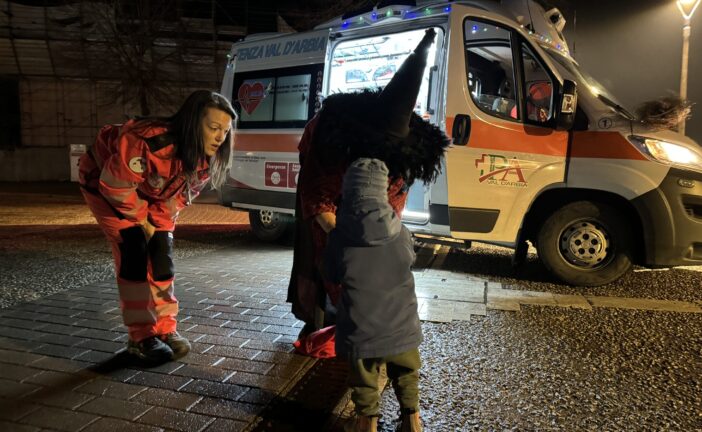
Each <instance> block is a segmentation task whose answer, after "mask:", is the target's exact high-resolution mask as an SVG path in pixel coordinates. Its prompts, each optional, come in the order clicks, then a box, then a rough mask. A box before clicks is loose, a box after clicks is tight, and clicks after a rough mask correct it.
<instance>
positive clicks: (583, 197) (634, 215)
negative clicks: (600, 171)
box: [518, 188, 646, 264]
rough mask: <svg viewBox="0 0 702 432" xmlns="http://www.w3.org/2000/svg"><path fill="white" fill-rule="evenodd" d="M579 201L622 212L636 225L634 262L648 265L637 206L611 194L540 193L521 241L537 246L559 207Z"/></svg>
mask: <svg viewBox="0 0 702 432" xmlns="http://www.w3.org/2000/svg"><path fill="white" fill-rule="evenodd" d="M576 201H591V202H599V203H603V204H607V205H609V206H611V207H614V208H615V209H617V210H618V211H620V212H622V213H623V214H624V215H625V216H626V218H627V220H629V221H631V223H632V224H633V233H632V234H633V238H634V241H635V245H634V246H635V249H634V250H635V255H634V263H635V264H641V263H643V262H645V259H646V256H645V253H646V252H645V250H646V249H645V240H644V232H643V223H642V221H641V217H640V215H639V213H638V211H637V210H636V208H635V207H634V205H633V204H632V203H631V202H630V201H629V200H627V199H626V198H624V197H622V196H621V195H617V194H615V193H612V192H606V191H601V190H594V189H576V188H557V189H548V190H545V191H543V192H542V193H540V194H539V195H538V196H537V197H536V198H535V199H534V201H532V203H531V205H530V206H529V210H528V211H527V214H526V216H525V217H524V222H523V224H522V229H521V231H520V238H519V239H518V241H523V240H529V241H531V242H532V243H536V237H537V234H538V232H539V229H540V227H541V225H542V224H543V222H544V221H545V220H546V218H548V216H549V215H551V214H552V213H553V212H554V211H556V210H557V209H558V208H560V207H563V206H564V205H566V204H570V203H572V202H576Z"/></svg>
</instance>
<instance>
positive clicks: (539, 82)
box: [522, 43, 553, 123]
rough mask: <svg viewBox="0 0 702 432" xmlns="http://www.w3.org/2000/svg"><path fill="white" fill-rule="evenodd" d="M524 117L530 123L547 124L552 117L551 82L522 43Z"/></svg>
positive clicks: (543, 69) (542, 67) (540, 64)
mask: <svg viewBox="0 0 702 432" xmlns="http://www.w3.org/2000/svg"><path fill="white" fill-rule="evenodd" d="M522 62H523V66H524V91H525V92H526V98H525V99H526V117H527V119H529V120H531V121H532V122H536V123H548V122H549V121H550V120H551V118H552V117H553V82H552V81H551V77H550V76H549V74H548V72H546V68H544V66H543V64H542V63H541V62H540V61H539V60H538V58H537V57H536V56H535V55H534V54H533V52H532V51H531V49H530V48H529V46H527V45H526V44H524V43H522Z"/></svg>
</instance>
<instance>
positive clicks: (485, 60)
mask: <svg viewBox="0 0 702 432" xmlns="http://www.w3.org/2000/svg"><path fill="white" fill-rule="evenodd" d="M449 34H450V37H449V49H448V69H447V81H446V82H447V91H446V131H447V134H449V135H451V137H452V142H453V145H452V146H451V148H450V149H449V150H448V152H447V154H446V173H447V186H448V213H449V224H450V229H451V234H452V236H453V237H455V238H463V239H473V240H486V241H494V242H500V243H514V242H515V240H516V237H517V233H518V231H519V228H520V226H521V224H522V219H523V217H524V215H525V213H526V211H527V209H528V208H529V205H530V203H531V202H532V201H533V199H534V198H535V196H536V195H537V194H538V193H539V192H540V191H541V190H543V189H545V188H548V187H553V186H554V185H556V184H563V182H564V178H565V170H566V164H565V162H566V153H567V146H568V132H566V131H556V130H555V124H556V119H555V113H556V109H555V104H556V101H557V100H558V97H557V95H558V92H559V91H560V84H559V81H558V80H557V78H556V77H555V76H554V75H553V73H552V72H551V71H550V70H549V69H548V67H547V64H546V63H545V62H544V61H543V60H542V58H541V56H540V55H539V51H540V50H539V49H538V48H536V47H535V46H534V45H532V44H531V43H530V42H529V41H528V40H527V38H526V37H524V34H523V33H522V32H519V31H517V30H516V29H514V28H511V27H510V26H509V25H508V24H506V22H505V21H503V20H502V19H501V18H500V17H499V16H496V15H491V14H488V13H486V12H485V11H478V10H475V9H471V8H469V7H466V6H460V5H454V6H452V11H451V16H450V32H449Z"/></svg>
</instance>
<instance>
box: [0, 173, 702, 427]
mask: <svg viewBox="0 0 702 432" xmlns="http://www.w3.org/2000/svg"><path fill="white" fill-rule="evenodd" d="M76 190H77V189H75V187H74V185H70V184H64V185H59V186H52V187H51V188H50V192H47V186H46V185H43V186H42V185H24V186H23V187H16V185H7V184H5V185H2V184H0V198H3V203H4V204H3V205H2V206H0V240H1V242H0V254H1V255H2V265H0V301H2V303H0V306H2V307H3V308H2V309H0V398H1V400H0V430H3V431H4V430H8V431H14V430H17V431H24V430H27V431H36V430H70V431H101V430H145V431H149V430H167V431H172V430H182V431H191V430H198V431H199V430H206V431H216V430H233V431H235V430H271V431H275V430H281V431H282V430H291V431H292V430H303V431H304V430H339V427H340V425H341V423H342V421H343V416H344V415H347V414H348V413H349V412H350V407H349V406H347V405H346V404H345V401H346V398H347V396H348V395H346V394H345V392H344V391H343V390H344V386H343V376H344V373H345V368H344V365H343V363H341V362H338V361H336V360H325V361H317V360H313V359H309V358H304V357H300V356H297V355H295V354H292V346H291V342H292V341H293V339H294V337H295V335H296V334H297V332H298V331H299V327H300V325H301V323H300V322H298V321H297V320H296V319H294V317H292V316H291V315H290V312H289V307H288V305H287V304H286V303H285V302H284V300H285V290H286V287H287V277H288V274H289V269H290V263H291V259H292V254H291V249H290V246H289V245H270V244H263V243H260V242H258V241H256V240H255V239H254V238H253V237H252V236H251V234H250V233H249V231H248V227H247V225H246V223H247V219H246V215H245V214H244V213H237V212H233V211H231V210H228V209H226V208H223V207H220V206H218V205H216V204H211V203H212V202H213V199H212V196H211V195H210V196H209V199H208V197H205V200H203V201H204V202H203V203H200V204H197V205H194V206H193V207H191V208H188V209H186V210H185V211H184V212H183V214H182V217H181V219H180V221H179V227H178V229H177V231H176V252H177V256H176V269H177V272H178V274H177V282H176V292H177V294H178V297H179V300H180V301H181V306H182V312H181V315H180V325H179V329H180V330H182V331H183V332H184V333H185V334H186V335H187V336H188V337H189V338H190V339H191V340H192V341H194V352H193V353H192V354H191V355H189V356H187V357H185V358H183V359H181V361H178V362H172V363H169V364H167V365H164V366H161V367H158V368H152V369H145V368H141V367H139V366H138V365H136V364H134V363H132V362H131V361H130V360H129V358H127V357H126V356H125V355H124V354H123V352H122V349H123V346H124V340H125V339H124V338H125V334H124V327H123V326H122V324H121V320H120V316H119V309H118V303H117V297H116V289H115V288H114V282H112V268H111V258H110V255H109V250H108V248H107V243H106V242H105V241H104V239H102V234H101V233H100V231H99V229H98V228H97V226H96V225H94V224H93V223H92V220H91V217H90V215H89V213H88V212H87V209H86V208H85V207H84V206H83V204H82V201H81V200H80V196H78V195H77V194H76ZM419 246H420V248H419V250H418V251H419V261H418V265H417V268H416V270H415V278H416V280H417V287H418V296H419V298H420V302H421V304H422V310H421V311H420V313H421V314H422V318H423V319H424V320H425V321H424V323H423V332H424V335H425V342H424V343H423V345H422V346H421V352H422V359H423V362H424V366H423V368H422V376H421V381H420V386H421V405H422V416H423V418H424V420H425V425H426V430H428V431H463V430H566V431H570V430H702V399H701V396H700V395H702V381H701V380H700V376H702V375H701V374H700V372H702V360H701V359H702V313H700V307H702V301H701V299H702V294H701V291H700V289H702V282H701V279H700V273H698V272H694V271H690V270H685V269H673V270H670V271H666V272H647V271H637V272H635V273H632V274H631V275H629V276H627V277H626V278H624V279H623V280H622V281H620V282H619V283H617V284H611V286H606V287H601V288H589V289H580V288H573V287H567V286H563V285H559V284H557V283H556V282H554V281H552V280H550V279H548V277H547V276H545V275H544V272H543V269H542V268H541V267H540V265H539V264H538V262H537V261H535V257H534V256H530V260H529V261H528V262H527V264H526V265H525V267H524V268H523V269H521V270H520V271H519V272H518V273H515V271H514V270H513V269H511V267H510V266H509V260H510V257H509V254H508V252H507V251H505V250H503V249H501V248H492V247H480V246H478V247H475V248H474V249H471V250H467V251H464V250H448V249H447V248H444V249H441V248H437V249H434V248H433V247H429V246H422V245H419ZM639 270H643V269H639ZM383 398H384V402H383V416H382V418H381V430H383V431H385V432H387V431H390V430H393V427H394V419H395V418H396V416H397V413H396V410H397V406H396V403H395V402H394V401H393V396H392V392H391V391H386V392H385V393H384V395H383ZM339 415H341V417H342V418H341V419H339Z"/></svg>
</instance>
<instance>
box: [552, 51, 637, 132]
mask: <svg viewBox="0 0 702 432" xmlns="http://www.w3.org/2000/svg"><path fill="white" fill-rule="evenodd" d="M546 52H547V53H548V54H549V55H550V56H551V58H552V59H553V60H555V61H556V62H557V63H558V64H559V65H561V66H563V67H564V68H565V69H566V70H567V71H568V72H569V73H570V74H572V75H573V76H574V77H575V78H576V79H577V80H578V81H580V82H581V83H583V84H585V85H586V86H587V87H588V89H589V90H590V92H591V93H592V94H594V95H595V96H596V97H597V98H598V99H599V100H601V101H602V102H604V103H605V104H606V105H607V106H609V107H611V108H613V109H614V110H615V111H617V112H618V113H619V114H621V115H622V116H624V117H626V118H627V119H629V120H635V119H636V117H635V116H634V115H632V114H631V113H630V112H629V111H628V110H627V109H626V108H624V107H623V106H622V104H620V103H619V101H618V100H617V98H616V97H614V96H613V95H612V94H611V93H610V92H609V91H607V89H606V88H605V87H604V86H603V85H602V84H600V83H599V82H597V80H595V78H593V77H591V76H590V75H589V74H588V73H587V72H585V71H583V70H582V69H580V66H579V65H578V64H577V63H575V62H574V61H572V60H571V59H569V58H567V57H565V56H563V55H561V54H560V53H557V52H554V51H552V50H549V49H547V50H546Z"/></svg>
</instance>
